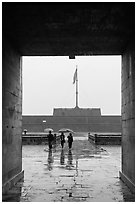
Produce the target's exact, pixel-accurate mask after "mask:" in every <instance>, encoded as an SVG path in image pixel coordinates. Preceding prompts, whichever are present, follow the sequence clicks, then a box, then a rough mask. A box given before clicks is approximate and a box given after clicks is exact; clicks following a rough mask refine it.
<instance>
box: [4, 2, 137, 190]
mask: <svg viewBox="0 0 137 204" xmlns="http://www.w3.org/2000/svg"><path fill="white" fill-rule="evenodd" d="M2 7H3V22H2V23H3V50H2V52H3V53H2V54H3V56H2V57H3V72H2V77H3V82H2V83H3V84H2V86H3V87H2V88H3V93H2V94H3V95H2V97H3V98H2V100H3V104H2V117H3V118H2V119H3V135H2V140H3V166H2V167H3V172H2V173H3V191H6V190H7V189H8V188H9V186H10V185H12V184H13V180H14V181H17V180H18V179H19V178H20V177H21V176H22V174H23V173H22V155H21V131H22V71H21V56H30V55H31V56H32V55H34V56H37V55H43V56H50V55H52V56H55V55H59V56H61V55H68V56H74V55H101V54H103V55H105V54H107V55H116V54H118V55H122V172H121V173H120V176H121V178H122V179H123V180H124V181H125V182H126V183H127V184H128V185H129V187H130V188H131V190H133V191H134V187H135V186H134V185H135V125H134V122H135V54H134V53H135V48H134V44H135V31H134V30H135V3H114V2H113V3H60V2H58V3H3V4H2ZM11 161H12V162H11Z"/></svg>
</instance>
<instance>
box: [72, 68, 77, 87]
mask: <svg viewBox="0 0 137 204" xmlns="http://www.w3.org/2000/svg"><path fill="white" fill-rule="evenodd" d="M76 80H77V68H76V71H75V73H74V76H73V84H75V81H76Z"/></svg>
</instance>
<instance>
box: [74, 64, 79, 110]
mask: <svg viewBox="0 0 137 204" xmlns="http://www.w3.org/2000/svg"><path fill="white" fill-rule="evenodd" d="M75 82H76V108H78V69H77V65H76V70H75V73H74V76H73V84H75Z"/></svg>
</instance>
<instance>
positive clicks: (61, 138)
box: [60, 132, 65, 148]
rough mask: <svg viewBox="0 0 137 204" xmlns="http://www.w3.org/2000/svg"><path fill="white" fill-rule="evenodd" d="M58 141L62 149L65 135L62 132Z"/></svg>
mask: <svg viewBox="0 0 137 204" xmlns="http://www.w3.org/2000/svg"><path fill="white" fill-rule="evenodd" d="M60 140H61V147H62V148H63V147H64V143H65V135H64V133H63V132H62V133H61V135H60Z"/></svg>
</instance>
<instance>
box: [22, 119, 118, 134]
mask: <svg viewBox="0 0 137 204" xmlns="http://www.w3.org/2000/svg"><path fill="white" fill-rule="evenodd" d="M43 120H45V121H46V123H43ZM45 128H53V130H54V131H58V130H59V129H61V128H70V129H72V130H73V131H75V132H121V116H99V117H84V116H81V117H80V116H75V117H73V116H68V117H66V116H23V130H24V129H27V130H28V132H43V130H44V129H45Z"/></svg>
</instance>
